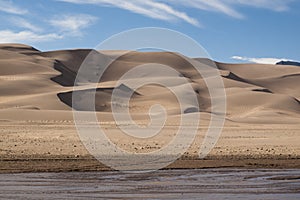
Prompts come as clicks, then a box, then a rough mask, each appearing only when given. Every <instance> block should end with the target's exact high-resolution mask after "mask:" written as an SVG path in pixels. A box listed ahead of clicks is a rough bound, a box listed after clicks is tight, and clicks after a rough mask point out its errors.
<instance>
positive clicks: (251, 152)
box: [0, 122, 300, 173]
mask: <svg viewBox="0 0 300 200" xmlns="http://www.w3.org/2000/svg"><path fill="white" fill-rule="evenodd" d="M107 128H110V129H111V130H112V132H113V130H114V129H116V127H114V126H107ZM168 129H169V130H168V131H167V132H169V133H170V134H169V135H166V136H165V139H166V140H167V139H168V138H169V137H172V134H173V132H174V131H173V130H172V129H173V128H172V127H168ZM174 129H175V128H174ZM199 132H201V131H199ZM299 132H300V128H299V126H298V125H272V124H268V125H263V126H262V125H254V124H231V125H227V126H226V127H225V128H224V131H223V133H222V135H221V137H220V139H219V141H218V143H217V145H216V146H215V148H214V149H213V150H212V152H211V153H210V154H209V155H208V156H207V157H206V158H205V159H204V160H202V159H201V160H200V159H198V151H199V149H198V148H199V145H201V143H200V142H197V141H196V142H195V143H194V144H193V145H192V146H191V148H190V149H189V151H188V152H187V153H185V154H184V155H183V156H182V158H181V159H179V160H177V161H176V162H174V163H173V164H171V165H170V166H168V167H167V168H207V167H247V168H299V167H300V156H299V152H300V146H299V141H300V136H299ZM111 137H114V136H113V133H112V135H111ZM199 141H201V139H199ZM116 144H117V145H118V146H120V147H122V148H123V149H127V150H129V151H133V152H135V151H137V152H149V151H153V150H156V149H157V148H159V147H160V146H158V145H157V143H152V144H151V143H150V142H145V141H144V142H140V143H135V144H134V145H133V144H132V141H129V140H127V141H126V140H121V141H118V142H116ZM178 148H180V147H178ZM0 159H1V164H0V172H1V173H6V172H31V171H36V172H37V171H90V170H109V168H108V167H106V166H104V165H103V164H101V163H100V162H99V161H97V160H96V159H94V158H93V157H92V156H91V155H90V154H89V153H88V152H87V150H86V149H85V147H84V146H83V144H82V143H81V141H80V139H79V137H78V135H77V132H76V131H75V130H74V127H73V124H72V123H68V122H60V123H26V124H24V123H18V124H16V123H2V125H1V151H0Z"/></svg>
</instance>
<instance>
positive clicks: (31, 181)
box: [0, 169, 300, 200]
mask: <svg viewBox="0 0 300 200" xmlns="http://www.w3.org/2000/svg"><path fill="white" fill-rule="evenodd" d="M0 188H1V189H0V198H1V199H18V198H19V199H94V198H95V199H96V198H97V199H99V198H100V199H101V198H102V199H246V200H249V199H255V200H256V199H264V200H269V199H281V200H284V199H288V200H293V199H295V200H298V199H300V170H270V169H255V170H247V169H205V170H203V169H202V170H161V171H156V172H151V173H122V172H116V171H114V172H67V173H20V174H1V175H0Z"/></svg>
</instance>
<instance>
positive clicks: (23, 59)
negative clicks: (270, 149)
mask: <svg viewBox="0 0 300 200" xmlns="http://www.w3.org/2000/svg"><path fill="white" fill-rule="evenodd" d="M90 52H92V53H93V54H94V55H95V56H96V57H98V58H99V60H105V61H107V62H110V61H111V62H112V63H111V64H110V66H109V67H108V69H107V70H106V71H105V72H104V74H103V76H102V77H101V80H98V79H97V78H98V71H97V70H98V69H97V68H91V69H89V70H90V71H89V73H91V74H94V75H95V77H92V78H91V79H90V80H86V81H87V82H89V83H91V84H93V85H95V83H97V89H96V95H95V109H96V111H97V115H98V116H101V119H102V120H104V121H106V122H108V123H112V117H111V111H112V108H111V96H112V93H113V91H114V90H119V91H121V92H122V91H126V90H133V89H132V88H130V87H128V86H126V84H120V83H118V80H119V79H120V77H122V75H123V74H124V73H126V72H128V71H129V70H131V69H134V68H135V67H136V66H139V65H142V64H147V63H156V64H152V65H153V67H154V66H155V65H157V64H160V65H166V66H169V67H171V68H172V69H174V70H176V73H173V74H170V73H169V72H168V71H160V72H159V73H158V72H157V71H151V70H149V71H147V72H145V73H144V72H140V73H139V74H136V77H135V78H134V79H132V80H127V81H129V82H130V81H132V82H143V80H144V79H145V77H147V78H151V79H152V80H153V82H163V83H164V84H166V85H168V87H172V88H173V89H174V90H175V91H178V92H179V93H180V94H182V95H183V96H184V99H183V101H184V102H183V105H184V108H185V114H186V115H192V114H193V113H194V112H200V113H201V114H202V116H203V118H202V119H204V121H205V120H207V121H209V119H210V117H209V116H210V115H211V114H212V113H211V110H212V109H211V98H210V95H209V92H208V88H207V86H206V84H205V81H204V79H203V77H201V76H200V75H199V74H198V73H197V71H196V70H195V69H194V67H193V66H192V65H191V64H190V62H188V59H190V60H192V58H187V59H183V58H182V57H181V56H178V54H176V53H172V52H127V53H125V54H124V51H95V50H89V49H78V50H60V51H50V52H41V51H39V50H37V49H35V48H33V47H30V46H26V45H21V44H1V45H0V91H1V93H0V124H1V125H2V126H3V129H2V132H3V134H2V135H1V136H0V137H1V138H2V139H1V141H6V142H7V144H6V145H4V146H5V147H3V148H8V150H3V151H2V152H1V155H2V157H3V156H4V157H7V156H8V155H10V154H9V153H7V151H10V152H11V155H21V152H23V153H24V154H26V152H27V155H32V154H38V153H37V152H34V148H37V149H39V150H37V151H41V152H43V150H44V149H43V148H42V147H39V148H38V147H37V146H35V147H30V146H28V145H27V146H26V145H25V146H23V148H21V149H18V148H17V147H14V146H13V144H11V143H9V142H11V141H19V142H21V143H22V141H27V140H29V141H34V139H33V138H35V137H37V138H40V136H37V135H35V134H38V132H39V131H41V132H43V131H45V129H43V130H42V129H36V126H37V124H39V123H42V124H43V126H45V125H47V124H49V125H51V124H52V125H53V124H54V125H55V124H57V125H58V126H59V125H62V124H64V127H71V128H69V129H67V130H68V131H69V132H72V134H73V137H75V136H74V132H75V130H74V126H73V123H72V122H73V116H72V108H71V106H73V108H74V109H76V110H80V111H83V112H88V111H90V108H89V107H88V106H86V102H88V101H89V99H86V98H85V97H86V96H88V94H89V93H90V92H93V90H91V89H90V88H84V87H82V85H80V84H79V85H76V86H74V81H75V79H76V75H77V73H78V70H79V68H80V66H81V64H82V63H83V62H84V59H85V58H86V56H87V55H88V54H89V53H90ZM122 54H124V55H122ZM119 55H122V56H120V57H118V56H119ZM115 58H117V59H116V60H113V59H115ZM193 61H197V62H199V63H200V64H201V63H202V64H203V65H211V66H213V65H216V66H217V67H218V73H219V76H220V78H221V79H222V80H223V83H224V86H225V92H226V96H227V97H226V101H227V102H226V104H227V111H226V126H227V127H230V126H232V127H234V126H242V125H241V124H251V125H249V126H247V128H246V129H243V130H241V132H243V134H244V132H247V131H245V130H251V126H260V125H261V124H265V125H266V126H267V125H268V124H269V125H270V127H276V126H273V125H274V124H284V126H285V127H292V132H291V133H290V134H296V133H297V132H298V133H299V122H300V88H299V85H300V67H299V66H289V65H262V64H225V63H219V62H214V61H211V60H208V59H203V58H194V59H193ZM98 64H99V65H100V66H101V63H98ZM149 67H151V66H149ZM187 83H189V84H187ZM187 85H190V86H191V87H192V88H193V91H190V90H188V89H187ZM73 87H74V88H73ZM74 92H75V93H77V94H78V96H80V97H81V101H78V102H76V105H72V94H73V93H74ZM191 95H196V97H197V101H198V105H199V106H198V107H197V108H195V107H190V105H191V104H190V96H191ZM157 103H158V104H161V105H163V106H164V107H165V109H166V111H167V114H168V117H169V118H170V119H171V121H172V119H176V117H178V116H179V115H180V108H179V103H178V101H177V99H176V97H175V96H174V94H173V93H172V92H170V91H169V90H168V89H166V88H164V87H162V86H161V85H157V84H150V85H146V86H144V87H141V88H138V89H137V90H136V91H134V92H133V95H132V96H131V100H130V106H129V108H130V111H131V113H132V115H133V119H134V120H136V121H140V122H141V123H144V122H145V123H147V121H148V120H149V119H148V111H149V108H150V107H151V106H152V105H154V104H157ZM214 114H215V113H214ZM175 121H176V120H175ZM30 124H32V125H33V129H32V134H33V135H34V136H32V135H31V136H28V135H26V134H25V133H24V130H22V131H20V132H22V134H21V135H18V138H19V137H20V138H22V140H21V139H20V140H18V139H16V138H13V137H11V135H9V134H10V133H11V132H13V133H17V134H18V133H19V131H18V130H19V129H18V127H19V128H20V127H22V126H26V127H27V128H28V127H29V126H30ZM245 126H246V125H245ZM249 127H250V128H249ZM44 128H45V127H44ZM241 129H242V128H241ZM55 130H56V129H55ZM286 130H288V128H286ZM68 131H66V132H68ZM27 132H29V133H30V130H29V131H27ZM58 132H59V131H57V130H56V132H55V133H51V128H49V130H48V132H47V134H46V133H45V137H44V138H43V139H45V138H47V137H49V138H51V141H52V139H53V138H52V136H51V134H53V137H54V136H55V137H57V138H56V139H55V140H59V138H60V137H70V136H63V135H60V134H57V133H58ZM270 132H271V133H272V131H270ZM231 133H232V132H230V134H231ZM235 133H236V130H235ZM251 133H252V134H254V135H255V136H254V138H255V137H256V135H257V132H251V131H249V134H251ZM5 134H8V135H5ZM41 134H42V133H41ZM236 134H238V133H236ZM274 135H276V137H277V136H280V134H279V133H277V132H276V130H275V132H274ZM244 136H245V138H247V137H248V136H246V134H245V135H244ZM231 137H234V136H230V137H229V138H231ZM249 137H250V136H249ZM268 137H271V136H270V135H268ZM28 138H30V139H28ZM69 139H70V138H69ZM298 139H299V138H298ZM49 140H50V139H49ZM73 140H75V139H74V138H73V139H70V140H69V141H73ZM296 140H297V139H296ZM45 141H47V140H46V139H45ZM59 141H60V142H61V143H56V144H55V145H56V150H53V149H51V148H52V147H47V145H46V146H45V148H46V149H47V148H48V149H51V150H45V152H43V153H41V154H46V153H47V152H48V151H52V153H53V152H56V151H57V152H56V153H54V154H56V155H62V154H66V155H69V154H72V153H74V150H70V149H65V150H63V152H61V151H60V150H57V149H63V148H59V147H57V146H59V145H63V143H64V142H65V141H68V140H64V139H63V140H59ZM62 141H63V142H62ZM116 141H117V140H116ZM288 141H290V140H288ZM291 141H294V142H296V141H295V140H291ZM77 142H78V141H77ZM240 142H241V144H243V145H246V146H247V145H248V146H249V144H247V142H245V141H240ZM253 142H255V141H253ZM256 142H257V141H256ZM260 142H261V141H260ZM276 142H277V140H276ZM276 142H275V143H276ZM125 143H126V142H125ZM250 143H251V141H250ZM275 143H274V144H273V145H275V146H276V145H277V146H282V145H280V144H277V143H276V144H275ZM287 143H288V142H286V143H285V145H288V144H287ZM221 144H222V142H221ZM18 145H19V143H18ZM21 145H22V144H21ZM23 145H24V144H23ZM72 145H73V143H72ZM124 145H126V144H124ZM222 145H223V147H224V146H226V145H227V146H228V147H226V148H227V149H228V152H227V154H226V155H232V154H233V152H234V150H233V147H231V146H230V144H229V143H226V142H225V143H224V144H222ZM253 145H254V144H253ZM255 145H259V144H255ZM291 145H294V146H293V148H294V149H293V154H295V156H297V155H298V153H299V148H298V147H299V145H298V146H297V144H296V143H295V144H291ZM33 146H34V145H33ZM75 146H76V145H75ZM41 148H42V149H41ZM70 148H71V147H70ZM81 148H82V147H81ZM128 148H129V149H130V148H131V147H128ZM195 148H197V147H195ZM251 148H252V147H251ZM255 148H256V147H255ZM259 148H260V147H259ZM240 151H242V150H241V149H240ZM248 151H250V152H251V151H255V150H252V149H250V148H248ZM82 152H85V150H82V151H81V153H80V151H79V153H78V152H77V153H78V154H86V152H85V153H82ZM193 152H194V150H193ZM195 152H196V151H195ZM221 152H223V153H224V152H226V151H225V150H223V151H221ZM279 152H281V153H280V154H282V151H279ZM48 153H49V154H51V152H48ZM278 154H279V153H278ZM8 157H9V156H8ZM221 166H222V165H221ZM2 168H3V167H2Z"/></svg>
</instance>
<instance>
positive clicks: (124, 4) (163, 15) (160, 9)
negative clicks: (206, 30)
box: [60, 0, 200, 26]
mask: <svg viewBox="0 0 300 200" xmlns="http://www.w3.org/2000/svg"><path fill="white" fill-rule="evenodd" d="M60 1H64V2H69V3H77V4H95V5H99V6H112V7H117V8H121V9H124V10H128V11H130V12H133V13H137V14H141V15H144V16H147V17H150V18H154V19H160V20H164V21H175V20H183V21H185V22H187V23H189V24H192V25H194V26H200V23H199V22H198V20H197V19H195V18H192V17H190V16H188V15H187V14H186V13H184V12H181V11H178V10H176V9H174V8H173V7H171V6H170V5H169V4H166V3H164V2H163V1H160V2H158V1H154V0H131V1H124V0H60Z"/></svg>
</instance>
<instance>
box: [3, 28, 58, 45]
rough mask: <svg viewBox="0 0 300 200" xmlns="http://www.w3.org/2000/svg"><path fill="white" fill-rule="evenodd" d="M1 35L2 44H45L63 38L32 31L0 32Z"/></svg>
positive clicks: (53, 34)
mask: <svg viewBox="0 0 300 200" xmlns="http://www.w3.org/2000/svg"><path fill="white" fill-rule="evenodd" d="M0 35H1V37H0V43H28V42H43V41H51V40H55V39H61V38H62V36H60V35H57V34H55V33H50V34H36V33H34V32H32V31H20V32H14V31H11V30H0Z"/></svg>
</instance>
